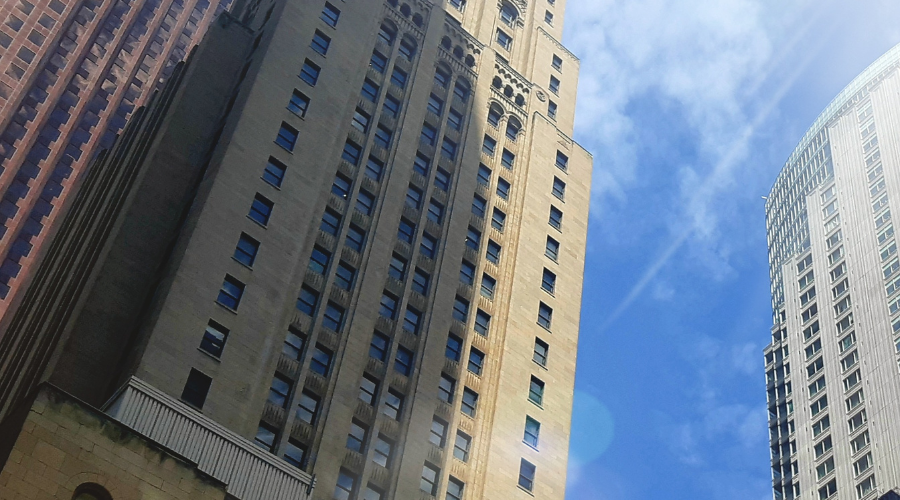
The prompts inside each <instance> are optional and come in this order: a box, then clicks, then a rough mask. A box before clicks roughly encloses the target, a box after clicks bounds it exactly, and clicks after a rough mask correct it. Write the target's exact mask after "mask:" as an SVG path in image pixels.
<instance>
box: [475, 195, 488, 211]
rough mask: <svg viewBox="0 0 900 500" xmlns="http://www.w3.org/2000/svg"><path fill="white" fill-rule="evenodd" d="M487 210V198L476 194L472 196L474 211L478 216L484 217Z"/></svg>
mask: <svg viewBox="0 0 900 500" xmlns="http://www.w3.org/2000/svg"><path fill="white" fill-rule="evenodd" d="M485 210H487V200H485V199H484V198H482V197H481V196H478V195H477V194H476V195H475V197H474V198H472V213H473V214H475V215H476V216H478V217H484V212H485Z"/></svg>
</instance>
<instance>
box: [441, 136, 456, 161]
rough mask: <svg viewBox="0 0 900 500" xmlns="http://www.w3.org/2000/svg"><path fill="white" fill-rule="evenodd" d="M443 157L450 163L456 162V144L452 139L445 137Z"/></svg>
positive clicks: (442, 147)
mask: <svg viewBox="0 0 900 500" xmlns="http://www.w3.org/2000/svg"><path fill="white" fill-rule="evenodd" d="M441 156H443V157H444V158H447V159H448V160H450V161H455V160H456V143H455V142H453V141H451V140H450V139H448V138H446V137H444V140H443V142H442V143H441Z"/></svg>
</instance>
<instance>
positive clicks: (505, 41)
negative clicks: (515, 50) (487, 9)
mask: <svg viewBox="0 0 900 500" xmlns="http://www.w3.org/2000/svg"><path fill="white" fill-rule="evenodd" d="M512 41H513V39H512V37H511V36H509V35H508V34H506V32H505V31H503V30H501V29H499V28H498V29H497V45H499V46H501V47H503V48H504V49H506V50H510V49H511V48H512Z"/></svg>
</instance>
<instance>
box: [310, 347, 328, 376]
mask: <svg viewBox="0 0 900 500" xmlns="http://www.w3.org/2000/svg"><path fill="white" fill-rule="evenodd" d="M331 356H332V354H331V351H329V350H328V349H326V348H324V347H322V346H321V345H319V344H316V348H315V349H314V350H313V354H312V359H311V360H310V362H309V369H310V370H312V371H314V372H316V373H318V374H319V375H321V376H323V377H327V376H328V370H329V368H330V367H331Z"/></svg>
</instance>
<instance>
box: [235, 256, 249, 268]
mask: <svg viewBox="0 0 900 500" xmlns="http://www.w3.org/2000/svg"><path fill="white" fill-rule="evenodd" d="M231 260H233V261H235V262H237V263H238V264H240V266H241V267H243V268H245V269H248V270H250V271H252V270H253V268H252V267H250V266H248V265H247V264H244V263H243V262H241V261H239V260H237V259H236V258H234V256H231Z"/></svg>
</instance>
